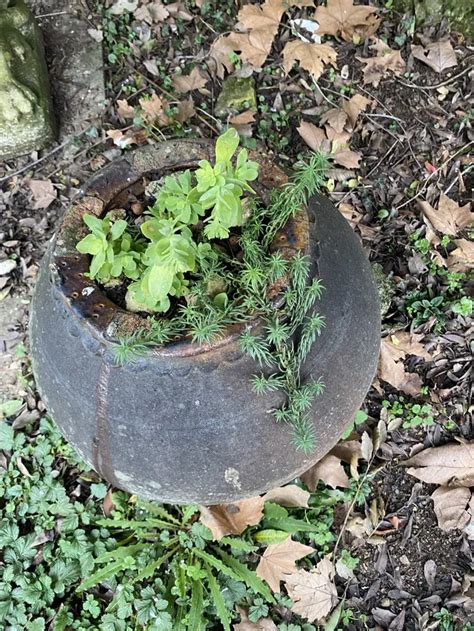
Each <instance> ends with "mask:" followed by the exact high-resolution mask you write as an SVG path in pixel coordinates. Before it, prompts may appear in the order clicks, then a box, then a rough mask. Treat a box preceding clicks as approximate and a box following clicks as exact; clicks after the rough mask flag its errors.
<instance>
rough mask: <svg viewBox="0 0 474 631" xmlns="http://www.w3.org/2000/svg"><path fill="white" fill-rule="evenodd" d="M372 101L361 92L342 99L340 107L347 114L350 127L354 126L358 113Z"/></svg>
mask: <svg viewBox="0 0 474 631" xmlns="http://www.w3.org/2000/svg"><path fill="white" fill-rule="evenodd" d="M371 103H372V101H371V100H370V99H367V98H366V97H365V96H362V94H354V96H352V97H351V98H350V99H349V100H348V101H346V100H345V101H344V102H343V104H342V109H343V110H344V111H345V113H346V114H347V117H348V119H349V122H350V125H351V127H352V128H353V127H355V124H356V121H357V119H358V117H359V114H360V113H361V112H363V111H364V110H365V109H367V108H368V107H369V105H370V104H371Z"/></svg>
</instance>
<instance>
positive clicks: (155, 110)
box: [139, 92, 170, 126]
mask: <svg viewBox="0 0 474 631" xmlns="http://www.w3.org/2000/svg"><path fill="white" fill-rule="evenodd" d="M139 103H140V107H141V108H142V110H143V118H144V119H145V120H146V121H147V122H148V123H153V124H156V125H159V126H165V125H169V122H170V119H169V118H168V116H167V115H166V113H165V109H166V108H167V107H168V101H167V100H166V99H162V98H161V97H159V96H158V95H157V94H156V92H152V94H151V96H150V97H143V98H141V99H140V100H139Z"/></svg>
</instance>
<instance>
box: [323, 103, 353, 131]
mask: <svg viewBox="0 0 474 631" xmlns="http://www.w3.org/2000/svg"><path fill="white" fill-rule="evenodd" d="M320 122H321V123H323V124H324V123H327V124H328V125H329V126H330V127H332V128H333V129H335V130H336V131H337V132H338V133H339V134H340V133H341V132H342V130H343V129H344V127H345V125H346V122H347V114H346V112H345V111H344V110H343V109H340V108H339V107H332V108H331V109H330V110H328V111H327V112H325V113H324V114H323V115H322V116H321V119H320Z"/></svg>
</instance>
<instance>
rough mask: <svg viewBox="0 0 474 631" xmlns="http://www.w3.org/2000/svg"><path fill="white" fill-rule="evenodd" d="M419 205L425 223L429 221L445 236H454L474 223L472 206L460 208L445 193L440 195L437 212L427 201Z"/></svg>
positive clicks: (467, 205)
mask: <svg viewBox="0 0 474 631" xmlns="http://www.w3.org/2000/svg"><path fill="white" fill-rule="evenodd" d="M419 205H420V207H421V211H422V213H423V215H424V218H425V223H426V220H428V221H429V223H430V224H431V225H432V226H433V228H434V229H435V230H438V231H439V232H442V233H443V234H449V235H451V236H454V235H456V234H457V233H458V232H459V230H461V229H462V228H465V227H466V226H469V225H470V224H471V223H472V222H473V221H474V212H472V211H471V210H470V204H466V205H465V206H460V205H459V204H457V203H456V202H455V201H454V200H452V199H450V198H449V197H448V196H447V195H445V194H444V193H441V195H440V198H439V201H438V209H437V210H435V209H434V208H433V206H431V204H428V202H425V201H423V202H419Z"/></svg>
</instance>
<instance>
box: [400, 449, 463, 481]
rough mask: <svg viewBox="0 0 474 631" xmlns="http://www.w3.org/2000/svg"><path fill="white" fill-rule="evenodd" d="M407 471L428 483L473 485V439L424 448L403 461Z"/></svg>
mask: <svg viewBox="0 0 474 631" xmlns="http://www.w3.org/2000/svg"><path fill="white" fill-rule="evenodd" d="M403 464H404V465H405V466H411V467H413V466H414V467H415V468H410V469H408V473H409V474H410V475H412V476H414V477H415V478H418V479H419V480H423V482H427V483H428V484H442V485H446V486H466V487H468V486H474V441H473V442H469V443H460V444H459V443H449V444H448V445H442V446H441V447H430V448H428V449H424V450H423V451H421V452H420V453H418V454H416V455H415V456H413V457H412V458H409V459H408V460H406V461H405V462H404V463H403Z"/></svg>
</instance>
